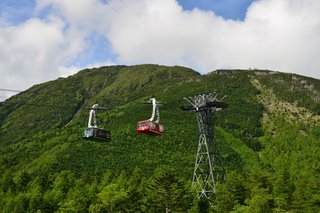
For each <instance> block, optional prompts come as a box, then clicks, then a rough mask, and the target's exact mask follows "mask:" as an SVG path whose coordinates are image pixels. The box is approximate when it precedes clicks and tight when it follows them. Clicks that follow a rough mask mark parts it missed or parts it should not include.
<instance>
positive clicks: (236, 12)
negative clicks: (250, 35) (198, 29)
mask: <svg viewBox="0 0 320 213" xmlns="http://www.w3.org/2000/svg"><path fill="white" fill-rule="evenodd" d="M178 2H179V4H180V5H182V7H183V8H184V9H185V10H193V9H194V8H199V9H201V10H204V11H212V12H214V13H215V14H216V15H218V16H222V17H224V18H226V19H233V20H243V19H244V18H245V15H246V12H247V8H248V7H249V6H250V4H251V3H252V2H253V0H178Z"/></svg>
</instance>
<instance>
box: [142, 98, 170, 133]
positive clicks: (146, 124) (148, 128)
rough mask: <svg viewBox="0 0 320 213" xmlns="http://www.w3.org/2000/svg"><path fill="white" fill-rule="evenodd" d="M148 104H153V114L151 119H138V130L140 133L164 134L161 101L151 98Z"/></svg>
mask: <svg viewBox="0 0 320 213" xmlns="http://www.w3.org/2000/svg"><path fill="white" fill-rule="evenodd" d="M145 103H146V104H152V106H153V109H152V115H151V118H150V119H149V120H143V121H138V123H137V131H138V132H139V133H143V134H148V135H153V136H160V135H162V134H163V132H164V129H163V125H162V124H160V113H159V105H158V104H159V102H157V101H156V99H155V98H151V99H150V101H148V102H145ZM155 117H156V119H155Z"/></svg>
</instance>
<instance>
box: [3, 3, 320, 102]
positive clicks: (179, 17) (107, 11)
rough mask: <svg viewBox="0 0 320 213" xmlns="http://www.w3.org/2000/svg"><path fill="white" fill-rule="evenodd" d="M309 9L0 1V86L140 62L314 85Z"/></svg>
mask: <svg viewBox="0 0 320 213" xmlns="http://www.w3.org/2000/svg"><path fill="white" fill-rule="evenodd" d="M318 11H320V1H318V0H308V1H294V0H281V1H279V0H254V1H253V0H135V1H133V0H67V1H66V0H37V1H33V0H14V1H13V0H1V1H0V74H1V76H2V78H1V79H0V85H1V87H2V88H8V89H15V90H24V89H26V88H28V87H30V86H32V85H33V84H37V83H41V82H45V81H48V80H53V79H56V78H58V77H61V76H68V75H71V74H74V73H76V72H77V71H79V70H81V69H84V68H90V67H99V66H106V65H115V64H125V65H134V64H143V63H154V64H163V65H168V66H172V65H181V66H186V67H190V68H192V69H194V70H196V71H198V72H201V73H207V72H210V71H213V70H215V69H228V68H230V69H236V68H239V69H249V68H257V69H270V70H276V71H282V72H291V73H297V74H301V75H306V76H310V77H315V78H320V72H319V68H320V60H318V56H319V55H320V35H319V34H320V21H319V20H320V14H319V12H318ZM1 87H0V88H1ZM10 95H12V94H11V93H9V92H6V93H5V92H0V96H1V97H6V96H10ZM2 99H3V98H2ZM0 101H1V98H0Z"/></svg>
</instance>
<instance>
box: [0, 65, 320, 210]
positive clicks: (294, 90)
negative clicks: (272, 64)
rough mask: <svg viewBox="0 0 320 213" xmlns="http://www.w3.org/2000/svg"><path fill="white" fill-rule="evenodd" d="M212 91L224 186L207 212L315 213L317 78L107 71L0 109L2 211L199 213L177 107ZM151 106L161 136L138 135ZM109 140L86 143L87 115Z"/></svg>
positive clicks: (142, 68) (188, 135)
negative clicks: (218, 104)
mask: <svg viewBox="0 0 320 213" xmlns="http://www.w3.org/2000/svg"><path fill="white" fill-rule="evenodd" d="M207 92H216V93H217V94H218V97H223V96H224V95H226V97H225V99H224V102H226V103H228V104H229V105H230V107H229V108H228V109H226V110H223V111H219V112H217V113H216V114H215V135H216V140H217V142H218V143H219V144H220V147H221V150H220V152H221V157H222V160H223V162H224V166H225V170H226V180H225V181H224V182H221V183H219V185H218V193H217V195H216V197H215V198H214V199H213V200H212V201H211V202H212V206H211V207H210V211H212V212H285V211H288V212H317V211H319V206H320V193H319V186H320V127H319V126H320V80H317V79H312V78H307V77H303V76H298V75H294V74H285V73H279V72H272V71H262V70H217V71H213V72H211V73H209V74H206V75H200V74H199V73H197V72H195V71H193V70H191V69H188V68H184V67H178V66H175V67H166V66H158V65H137V66H109V67H101V68H94V69H86V70H82V71H80V72H79V73H77V74H75V75H73V76H70V77H68V78H59V79H57V80H55V81H50V82H47V83H43V84H39V85H35V86H33V87H31V88H30V89H28V90H26V91H24V92H22V93H20V94H18V95H16V96H14V97H11V98H10V99H8V100H6V101H5V102H2V103H0V127H1V128H0V171H1V172H0V187H1V188H0V207H1V208H0V212H26V211H27V212H37V211H39V212H69V211H70V212H165V211H166V210H169V211H170V212H188V211H189V212H197V211H198V208H201V206H200V205H198V200H197V198H196V193H195V192H194V189H192V188H191V180H192V174H193V168H194V161H195V155H196V149H197V145H198V144H197V143H198V134H199V133H198V126H197V122H196V116H195V114H194V113H193V112H184V111H182V110H181V109H180V108H179V107H180V106H183V105H187V104H188V103H187V102H186V101H185V100H184V99H183V97H188V96H192V95H197V94H202V93H207ZM151 97H156V98H157V100H159V101H160V102H161V103H162V105H161V107H160V115H161V123H162V124H163V125H164V127H165V134H164V135H163V136H161V137H151V136H147V135H141V134H138V133H137V132H136V123H137V121H139V120H145V119H148V118H149V117H150V115H151V106H150V105H144V104H141V103H142V102H143V101H147V100H149V99H150V98H151ZM95 103H98V104H99V105H100V106H103V107H106V108H107V109H108V110H106V111H99V113H98V115H97V116H98V121H99V126H100V127H102V128H107V129H108V130H110V131H111V133H112V140H111V141H110V142H94V141H89V140H84V139H82V138H81V134H82V132H83V129H84V128H85V127H86V125H87V119H88V115H89V114H88V112H89V111H88V109H87V108H89V107H91V106H92V105H93V104H95Z"/></svg>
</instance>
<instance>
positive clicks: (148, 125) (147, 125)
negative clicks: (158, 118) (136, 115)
mask: <svg viewBox="0 0 320 213" xmlns="http://www.w3.org/2000/svg"><path fill="white" fill-rule="evenodd" d="M137 131H138V132H139V133H145V134H148V135H155V136H156V135H162V134H163V125H162V124H160V123H156V122H153V121H150V120H144V121H138V124H137Z"/></svg>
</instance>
